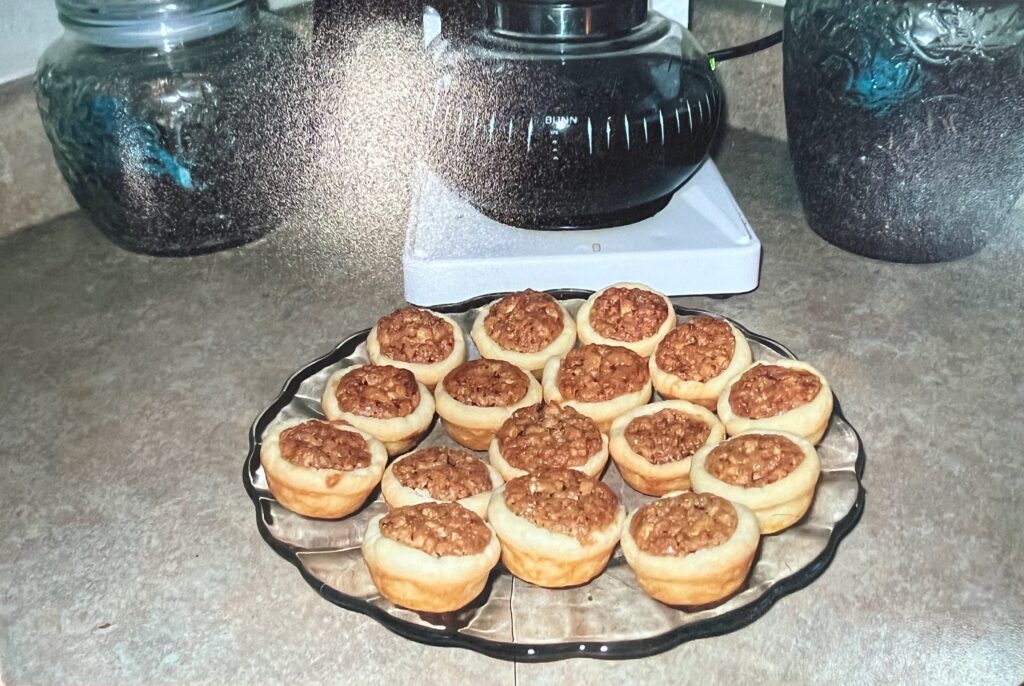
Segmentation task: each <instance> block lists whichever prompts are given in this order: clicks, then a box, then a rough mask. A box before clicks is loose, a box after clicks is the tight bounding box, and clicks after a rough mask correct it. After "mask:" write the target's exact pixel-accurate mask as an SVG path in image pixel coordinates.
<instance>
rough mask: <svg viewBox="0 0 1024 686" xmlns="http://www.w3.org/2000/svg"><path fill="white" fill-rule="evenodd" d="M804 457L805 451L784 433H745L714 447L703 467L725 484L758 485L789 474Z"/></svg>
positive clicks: (763, 484) (772, 481) (749, 486)
mask: <svg viewBox="0 0 1024 686" xmlns="http://www.w3.org/2000/svg"><path fill="white" fill-rule="evenodd" d="M803 460H804V451H803V450H801V449H800V446H798V445H797V444H796V443H794V442H793V441H791V440H789V439H788V438H786V437H785V436H778V435H776V434H746V435H743V436H736V437H735V438H730V439H729V440H728V441H725V442H724V443H721V444H719V445H718V446H716V447H715V448H714V450H712V451H711V452H710V453H709V454H708V459H707V461H706V462H705V463H704V468H705V469H707V470H708V473H709V474H711V476H713V477H715V478H716V479H719V480H720V481H724V482H725V483H727V484H732V485H734V486H743V487H745V488H758V487H760V486H767V485H768V484H771V483H775V482H776V481H778V480H779V479H781V478H783V477H785V476H787V475H789V473H790V472H792V471H793V470H794V469H796V468H797V467H798V466H799V465H800V463H801V462H803Z"/></svg>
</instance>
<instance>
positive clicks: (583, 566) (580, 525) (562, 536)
mask: <svg viewBox="0 0 1024 686" xmlns="http://www.w3.org/2000/svg"><path fill="white" fill-rule="evenodd" d="M487 514H488V519H489V520H490V523H491V526H492V527H494V533H495V534H497V536H498V539H499V540H500V541H501V559H502V562H504V563H505V566H506V567H508V570H509V571H510V572H512V573H513V574H515V575H516V576H517V577H519V578H520V579H523V580H525V581H529V582H530V583H532V584H536V585H538V586H543V587H545V588H562V587H565V586H575V585H577V584H582V583H586V582H587V581H590V580H591V579H593V578H594V577H595V576H597V575H598V574H600V573H601V570H602V569H604V568H605V565H607V564H608V559H609V558H610V557H611V555H612V551H613V550H614V549H615V544H616V543H618V540H619V534H620V532H621V529H622V522H623V520H624V519H625V517H626V512H625V509H624V508H623V507H622V505H621V504H619V499H618V498H617V497H616V496H615V493H613V492H612V490H611V489H610V488H608V486H606V485H605V484H603V483H601V482H600V481H598V480H597V479H595V478H593V477H590V476H587V475H586V474H583V473H582V472H580V471H577V470H575V469H566V468H564V467H545V468H543V469H539V470H537V471H535V472H531V473H530V474H526V475H524V476H520V477H516V478H515V479H512V480H511V481H508V482H506V483H505V485H504V486H502V487H501V488H499V489H497V490H496V491H495V492H494V495H493V496H492V497H491V503H490V505H489V506H488V508H487Z"/></svg>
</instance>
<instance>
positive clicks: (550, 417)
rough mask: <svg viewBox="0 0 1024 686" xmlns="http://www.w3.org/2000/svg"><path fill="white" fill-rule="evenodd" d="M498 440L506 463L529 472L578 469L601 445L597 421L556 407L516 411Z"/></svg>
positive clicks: (550, 404)
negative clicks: (558, 468) (542, 469)
mask: <svg viewBox="0 0 1024 686" xmlns="http://www.w3.org/2000/svg"><path fill="white" fill-rule="evenodd" d="M496 436H497V437H498V447H499V448H500V449H501V455H502V457H504V458H505V461H506V462H508V463H509V464H510V465H512V466H513V467H515V468H516V469H522V470H524V471H527V472H529V471H533V470H535V469H539V468H541V467H579V466H580V465H582V464H584V463H585V462H586V461H587V460H588V459H589V458H590V457H591V456H592V455H594V454H595V453H597V452H598V451H600V450H601V445H602V441H601V432H600V431H598V429H597V425H596V424H594V420H592V419H590V418H589V417H585V416H583V415H581V414H580V413H579V412H577V411H576V410H574V409H573V408H571V407H559V406H558V405H556V404H555V403H547V404H544V403H538V404H536V405H531V406H529V407H523V408H520V409H518V410H516V411H515V412H514V413H513V414H512V416H511V417H509V418H508V419H507V420H506V421H505V423H504V424H502V426H501V428H500V429H498V433H497V434H496Z"/></svg>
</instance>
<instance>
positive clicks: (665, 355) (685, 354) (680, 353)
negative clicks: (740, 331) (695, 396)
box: [654, 316, 736, 383]
mask: <svg viewBox="0 0 1024 686" xmlns="http://www.w3.org/2000/svg"><path fill="white" fill-rule="evenodd" d="M735 352H736V339H735V337H734V336H733V334H732V329H731V328H730V327H729V325H728V324H727V323H726V322H724V321H722V320H721V319H715V318H714V317H704V316H701V317H694V318H693V319H691V320H690V321H688V322H686V323H684V324H683V325H681V326H679V327H677V328H675V329H673V330H672V331H669V333H668V335H667V336H665V338H663V339H662V341H661V343H659V344H658V349H657V351H656V352H655V358H654V359H655V361H656V362H657V364H658V367H659V368H660V369H662V370H663V371H665V372H668V373H669V374H674V375H675V376H678V377H679V378H680V379H685V380H687V381H699V382H701V383H704V382H706V381H709V380H711V379H713V378H715V377H716V376H718V375H719V374H721V373H722V372H723V371H725V368H726V367H728V366H729V362H731V361H732V356H733V354H734V353H735Z"/></svg>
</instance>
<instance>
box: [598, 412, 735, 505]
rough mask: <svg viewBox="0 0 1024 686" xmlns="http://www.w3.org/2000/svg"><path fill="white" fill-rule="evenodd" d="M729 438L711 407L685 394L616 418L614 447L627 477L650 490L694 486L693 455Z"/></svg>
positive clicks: (610, 444)
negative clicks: (708, 407)
mask: <svg viewBox="0 0 1024 686" xmlns="http://www.w3.org/2000/svg"><path fill="white" fill-rule="evenodd" d="M723 438H725V427H723V426H722V423H721V422H720V421H718V417H716V416H715V415H714V414H713V413H712V412H711V411H710V410H707V409H704V408H703V407H701V406H700V405H695V404H693V403H689V402H686V401H685V400H665V401H663V402H657V403H651V404H650V405H644V406H643V407H638V408H636V409H635V410H631V411H629V412H627V413H625V414H624V415H621V416H620V417H618V418H617V419H616V420H615V421H614V422H612V428H611V432H610V433H609V436H608V448H609V450H610V451H611V454H612V459H613V460H614V461H615V466H616V467H618V469H619V473H620V474H621V475H622V479H623V480H624V481H625V482H626V483H627V484H629V485H630V486H632V487H633V488H635V489H636V490H638V491H640V492H641V493H646V494H647V495H664V494H666V493H668V492H670V491H679V490H685V489H688V488H689V487H690V461H691V458H692V457H693V455H694V454H695V453H696V452H697V451H699V450H701V449H702V448H704V447H705V446H713V445H716V444H718V443H719V442H720V441H721V440H722V439H723Z"/></svg>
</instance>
